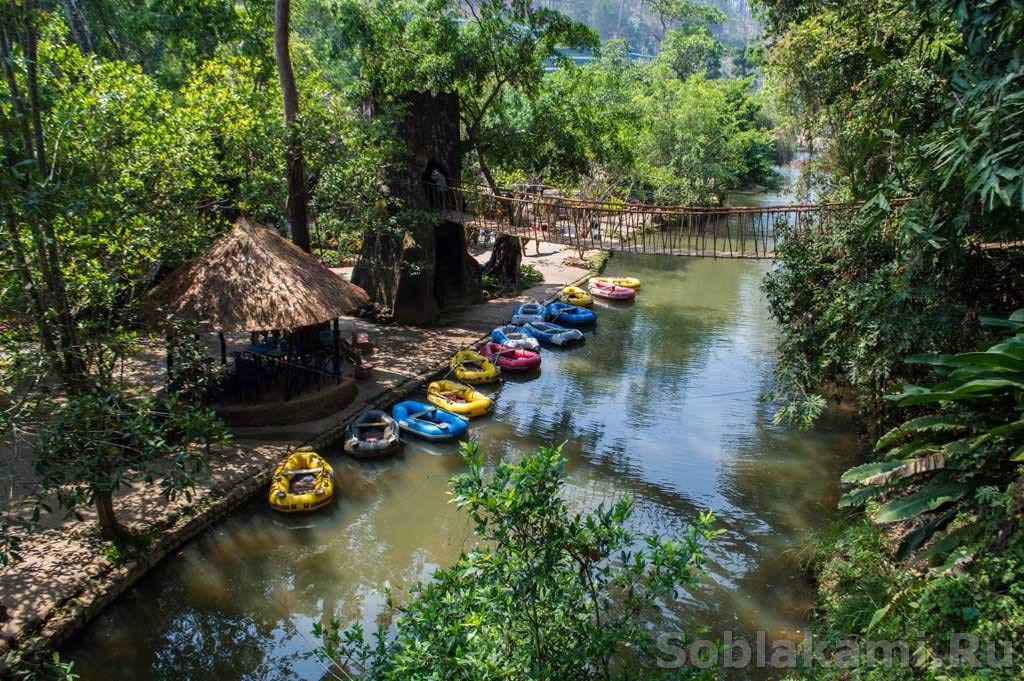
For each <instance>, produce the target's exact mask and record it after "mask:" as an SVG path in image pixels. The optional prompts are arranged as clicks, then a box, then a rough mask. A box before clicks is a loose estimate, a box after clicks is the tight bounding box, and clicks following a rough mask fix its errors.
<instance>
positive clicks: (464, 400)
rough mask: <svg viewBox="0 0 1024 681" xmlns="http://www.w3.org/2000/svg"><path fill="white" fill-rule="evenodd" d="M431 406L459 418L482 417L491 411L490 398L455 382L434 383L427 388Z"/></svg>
mask: <svg viewBox="0 0 1024 681" xmlns="http://www.w3.org/2000/svg"><path fill="white" fill-rule="evenodd" d="M427 399H428V400H429V401H430V403H431V404H435V405H437V406H438V407H441V408H442V409H444V410H445V411H450V412H452V413H453V414H459V415H460V416H468V417H469V418H473V417H474V416H483V415H484V414H486V413H487V412H489V411H490V410H491V406H493V405H492V402H491V398H490V397H488V396H487V395H484V394H483V393H481V392H479V391H477V390H473V389H472V388H470V387H469V386H468V385H463V384H462V383H457V382H455V381H434V382H433V383H431V384H430V385H429V386H427Z"/></svg>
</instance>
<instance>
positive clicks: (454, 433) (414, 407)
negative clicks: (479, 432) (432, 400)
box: [391, 400, 469, 442]
mask: <svg viewBox="0 0 1024 681" xmlns="http://www.w3.org/2000/svg"><path fill="white" fill-rule="evenodd" d="M391 415H392V416H394V417H395V420H396V421H398V427H399V428H401V429H402V430H403V431H404V432H406V433H411V434H413V435H416V436H418V437H421V438H423V439H425V440H430V441H432V442H442V441H445V440H454V439H455V438H457V437H459V436H460V435H462V434H464V433H465V432H466V431H467V430H469V421H468V420H467V419H464V418H462V417H461V416H459V415H458V414H453V413H451V412H448V411H445V410H444V409H438V408H437V407H435V406H434V405H432V404H426V403H424V402H417V401H415V400H406V401H405V402H399V403H398V404H396V405H395V406H394V407H392V408H391Z"/></svg>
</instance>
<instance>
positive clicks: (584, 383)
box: [66, 256, 854, 679]
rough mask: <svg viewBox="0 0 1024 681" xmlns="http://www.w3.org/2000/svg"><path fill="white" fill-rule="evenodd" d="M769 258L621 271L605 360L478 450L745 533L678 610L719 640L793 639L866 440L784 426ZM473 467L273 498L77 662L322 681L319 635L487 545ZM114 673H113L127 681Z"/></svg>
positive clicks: (142, 600) (578, 498)
mask: <svg viewBox="0 0 1024 681" xmlns="http://www.w3.org/2000/svg"><path fill="white" fill-rule="evenodd" d="M767 267H768V265H767V264H764V263H759V262H751V261H733V260H726V261H722V260H719V261H713V260H686V259H683V258H665V259H658V258H652V257H650V256H635V257H632V258H630V257H618V256H617V257H616V258H614V259H613V260H612V266H611V272H612V273H615V274H632V275H636V276H639V277H641V278H642V279H643V280H644V287H643V289H642V290H641V291H640V294H639V296H638V298H637V301H636V302H635V303H634V304H632V305H629V306H624V307H621V306H620V307H616V308H615V309H610V308H602V310H601V319H600V321H599V323H598V325H597V326H596V328H595V329H593V330H592V331H590V332H588V338H587V342H586V344H585V345H583V346H582V347H580V348H577V349H573V350H567V351H550V352H549V351H545V353H544V367H543V371H542V372H541V373H540V374H539V375H538V376H536V377H534V378H532V379H526V378H514V379H512V380H507V381H505V382H504V383H502V384H501V385H499V386H495V387H493V388H491V389H490V392H491V393H492V394H493V396H494V397H495V398H496V405H497V406H496V410H495V413H494V414H493V415H492V416H490V417H487V418H485V419H483V420H480V421H475V422H474V427H473V429H472V432H471V438H472V439H473V440H475V441H478V442H479V443H480V444H481V447H482V448H483V450H484V451H485V452H486V453H487V456H488V457H489V459H490V460H491V461H497V460H498V459H499V458H501V457H517V456H521V455H522V453H524V452H527V451H530V450H532V449H534V448H535V447H537V446H539V445H542V444H547V443H560V442H565V443H566V447H565V453H566V455H567V456H568V457H569V461H570V463H569V466H568V471H569V475H570V480H571V484H570V487H569V489H568V493H569V495H570V496H571V497H572V499H573V502H574V503H575V504H577V505H579V506H580V507H584V508H586V507H593V506H596V505H597V504H599V503H602V502H604V503H607V502H611V501H613V500H615V499H618V498H620V497H621V496H622V495H623V494H627V493H628V494H630V495H632V496H633V497H634V499H635V500H636V525H637V527H638V529H641V530H645V531H658V532H660V533H662V534H665V535H672V534H677V533H680V532H682V531H683V530H684V529H685V527H686V525H687V524H688V523H689V522H690V520H691V519H692V518H693V517H694V515H695V514H696V513H697V512H698V511H700V510H702V509H707V508H711V509H713V510H714V511H715V513H716V516H717V518H718V524H719V526H720V527H721V528H723V529H724V530H725V531H726V532H725V534H724V535H723V537H722V538H721V540H720V541H718V542H717V543H716V544H715V546H714V547H713V548H712V550H711V554H710V559H711V564H710V571H711V575H710V578H709V579H708V580H707V583H706V584H705V585H704V586H702V587H701V588H700V589H699V590H698V591H697V592H696V593H692V594H686V595H684V597H683V598H682V599H681V601H680V603H678V604H676V605H675V608H674V609H675V610H676V611H677V612H679V613H694V612H695V613H697V615H698V618H699V619H700V620H701V621H702V622H703V623H705V624H707V625H708V626H709V627H711V629H712V630H713V631H716V632H719V633H720V632H721V631H723V630H724V629H732V630H736V631H742V632H748V633H752V632H754V631H756V630H759V629H764V630H768V631H770V632H772V633H778V632H793V631H795V630H797V629H799V628H801V627H802V615H803V611H804V609H805V608H806V606H807V598H808V596H809V589H808V586H807V585H806V584H804V583H803V581H802V579H801V578H800V576H799V571H798V570H796V568H795V566H794V565H793V562H794V558H793V554H792V548H793V546H794V544H795V542H796V541H797V540H798V539H799V537H800V534H801V532H803V531H804V530H805V529H806V528H808V527H814V526H816V525H818V524H820V523H822V522H824V520H825V516H826V515H827V513H828V509H829V508H830V506H831V504H834V499H835V497H836V490H835V483H834V481H835V480H836V478H837V472H838V471H839V470H840V469H842V468H843V467H844V466H845V465H846V463H847V462H848V458H849V457H850V455H851V453H852V451H853V448H854V441H853V437H852V435H851V433H852V429H851V427H850V424H849V423H848V422H847V421H846V420H845V419H844V418H843V417H842V416H841V415H837V414H836V415H830V417H829V419H827V420H826V422H825V423H824V424H823V426H822V427H821V428H819V429H818V430H816V431H813V432H810V433H797V432H793V431H789V430H786V429H784V428H779V427H776V426H774V425H772V422H771V409H770V407H769V405H766V404H763V403H762V402H761V401H760V400H759V396H760V394H761V393H763V392H764V391H765V390H766V389H768V388H769V387H770V385H771V371H772V366H773V362H774V355H773V345H774V337H773V336H774V330H773V327H772V324H771V322H770V320H769V318H768V314H767V311H766V310H765V303H764V300H763V297H762V294H761V292H760V288H759V287H760V282H761V279H762V277H763V275H764V272H765V271H766V268H767ZM461 469H462V462H461V460H460V459H459V458H458V457H457V456H455V455H454V448H453V447H451V446H441V445H430V446H419V445H417V446H412V447H407V449H406V451H405V453H404V454H403V455H402V456H401V457H399V458H398V459H395V460H393V461H388V462H383V463H377V464H372V465H357V464H355V463H353V462H348V461H347V460H346V459H344V458H338V459H337V466H336V470H337V473H338V477H339V480H338V486H337V488H338V489H339V490H340V491H342V494H341V495H340V497H341V498H340V499H339V501H338V503H336V504H334V505H333V506H331V507H330V508H329V509H328V510H327V511H326V512H325V513H322V514H318V515H315V516H308V517H297V518H293V517H280V516H276V515H273V514H271V512H270V511H269V510H267V509H265V508H264V504H263V503H262V502H261V501H257V502H254V503H253V504H251V505H250V506H248V507H247V508H245V509H243V510H242V511H240V512H238V513H236V514H234V515H233V516H231V517H230V518H228V519H226V520H225V521H224V522H222V523H220V524H219V525H217V526H216V527H215V528H213V529H212V530H211V531H209V532H207V533H205V534H204V535H203V536H202V537H201V538H199V539H198V540H197V541H195V542H193V543H192V544H190V545H189V546H188V547H187V548H185V549H184V550H183V551H182V552H181V553H180V554H179V555H178V556H175V557H173V558H172V559H170V560H168V561H166V562H165V563H164V564H162V565H161V566H160V567H159V568H158V569H156V570H155V571H153V572H152V573H151V574H150V575H148V576H147V577H146V578H145V579H143V580H142V581H141V582H140V583H139V585H138V586H137V587H135V588H134V589H132V590H130V591H129V592H128V593H127V594H126V595H125V597H124V598H122V599H121V600H120V601H119V602H118V603H117V604H115V605H114V606H113V607H111V608H110V609H108V610H107V611H106V612H105V613H104V614H103V615H102V616H101V617H100V618H99V619H97V620H96V622H95V624H94V625H93V626H91V627H90V628H89V630H88V631H87V632H86V633H85V634H83V635H82V636H80V637H79V638H78V639H77V640H76V641H74V642H73V643H72V645H70V646H69V647H68V650H67V651H66V652H67V653H68V654H69V655H70V656H71V657H72V658H74V659H76V660H77V661H78V666H79V668H80V670H81V672H82V674H83V678H85V679H99V678H110V674H111V669H116V670H117V673H116V675H115V676H116V678H119V679H149V678H154V677H155V678H165V677H178V678H182V677H183V678H189V679H215V678H216V679H221V678H296V677H301V678H319V677H321V676H322V675H323V670H322V668H320V666H319V664H318V663H317V662H316V661H315V660H312V659H309V658H308V657H306V656H305V655H304V653H306V652H308V651H309V650H310V648H311V647H312V645H313V644H312V642H311V641H310V640H309V630H310V628H311V626H312V624H313V622H315V621H325V620H327V619H329V618H330V617H332V616H337V617H340V618H341V619H343V620H345V621H357V620H361V621H362V622H363V623H364V625H366V626H372V625H373V623H374V622H375V621H376V618H377V617H378V615H379V613H380V611H381V600H380V595H379V593H378V592H379V590H380V589H381V588H383V587H384V586H385V584H391V585H392V586H393V587H395V593H396V596H397V597H398V598H399V599H401V598H402V597H403V595H404V594H405V592H406V590H407V588H408V587H409V585H411V584H413V583H415V582H416V581H418V580H422V579H425V578H427V577H428V576H429V575H430V574H431V573H432V571H433V570H434V569H436V567H437V566H439V565H447V564H449V563H451V562H452V561H453V560H454V559H455V558H456V557H457V556H458V554H459V552H460V551H461V550H463V548H465V547H466V546H468V545H469V543H470V542H471V541H472V536H471V530H470V527H469V525H468V523H467V522H466V519H465V518H464V517H463V516H462V515H461V514H459V513H458V512H457V511H456V510H455V509H454V508H453V507H452V506H451V504H449V503H448V495H447V491H448V489H447V480H448V478H449V477H450V476H451V475H452V474H454V473H456V472H458V471H459V470H461ZM112 663H113V666H112Z"/></svg>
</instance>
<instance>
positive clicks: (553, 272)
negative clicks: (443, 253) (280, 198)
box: [0, 244, 589, 653]
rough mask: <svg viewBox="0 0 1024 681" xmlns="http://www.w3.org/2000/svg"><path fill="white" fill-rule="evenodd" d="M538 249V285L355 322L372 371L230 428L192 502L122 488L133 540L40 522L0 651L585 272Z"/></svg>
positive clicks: (47, 636)
mask: <svg viewBox="0 0 1024 681" xmlns="http://www.w3.org/2000/svg"><path fill="white" fill-rule="evenodd" d="M531 250H533V249H531ZM541 251H542V255H541V256H540V257H539V258H538V257H537V256H527V257H526V258H524V264H530V265H533V266H534V267H536V268H537V269H538V270H540V271H541V273H542V274H544V277H545V281H544V283H543V284H540V285H538V286H535V287H533V288H530V289H528V290H526V291H524V292H522V293H521V294H520V295H519V296H516V297H514V298H503V299H494V300H489V301H486V302H483V303H480V304H477V305H472V306H468V307H465V308H463V309H459V310H452V311H448V312H447V313H446V314H445V316H444V317H443V318H442V319H441V322H440V324H439V325H438V326H436V327H431V328H420V327H409V326H401V325H378V324H370V323H368V322H365V321H362V320H358V324H359V327H360V329H364V330H367V331H368V332H369V333H370V335H371V337H372V340H373V342H374V345H375V353H374V362H375V363H376V364H377V369H375V370H374V373H373V376H372V377H371V379H369V380H367V381H362V382H359V384H358V388H359V392H358V394H357V396H356V398H355V400H354V401H353V402H352V403H351V404H349V405H348V406H347V407H345V408H344V409H342V410H340V411H338V412H337V413H334V414H331V415H329V416H327V417H324V418H321V419H318V420H315V421H310V422H307V423H300V424H293V425H288V426H266V427H250V428H237V429H235V431H234V434H235V442H234V444H233V445H232V446H230V447H226V448H224V449H223V450H221V451H219V452H217V453H215V454H214V455H213V456H211V459H210V467H211V471H212V473H211V485H210V486H209V487H204V488H200V489H197V490H196V494H195V495H194V496H193V498H192V500H191V502H188V501H186V500H184V499H180V500H178V501H175V502H172V503H167V502H166V501H165V500H164V499H163V498H162V497H161V496H160V494H159V489H158V488H155V487H153V486H149V487H143V486H139V487H134V488H131V489H129V490H126V491H124V492H123V493H122V494H120V495H119V496H118V497H117V499H116V501H115V503H116V508H117V511H118V514H119V518H120V519H121V520H122V522H123V523H124V524H125V525H126V526H127V527H128V528H129V529H130V530H131V532H132V536H133V537H134V539H133V541H132V542H131V545H130V546H123V547H115V546H114V545H112V544H111V543H110V542H108V541H104V540H102V539H100V538H99V537H98V536H97V535H96V533H95V530H94V517H93V516H92V514H91V513H86V514H83V516H82V518H81V519H72V520H65V521H62V522H51V527H49V528H48V529H45V530H42V531H40V532H37V533H35V534H33V535H31V536H29V537H25V539H24V541H23V543H22V546H21V555H22V560H21V561H20V562H18V563H16V564H14V565H10V566H7V567H5V568H3V569H2V570H0V604H2V606H3V608H4V610H3V611H2V613H0V615H2V617H0V620H2V621H0V626H2V628H0V653H3V652H4V651H5V650H6V649H8V648H9V647H10V646H11V645H12V644H15V643H17V642H19V641H22V640H24V639H26V638H28V637H38V638H40V639H42V640H44V641H45V642H47V643H48V644H49V645H51V646H57V645H59V644H60V643H61V642H63V641H64V640H66V639H67V638H68V637H69V636H71V635H72V634H73V633H74V632H75V631H77V630H78V629H79V628H81V627H82V626H83V625H84V624H85V623H86V622H88V621H89V620H90V619H91V618H92V617H94V616H95V615H96V614H97V613H98V612H100V611H101V610H102V609H103V608H104V607H105V606H106V605H108V604H109V603H111V602H112V601H113V600H114V599H116V598H117V596H118V595H119V594H121V593H122V592H123V591H124V590H125V589H127V588H128V587H129V586H131V585H132V584H133V583H134V582H135V581H136V580H137V579H139V577H141V576H142V575H143V574H145V573H146V572H147V571H148V570H149V569H150V568H151V567H152V566H154V565H155V564H157V563H158V562H159V561H160V560H161V559H162V558H163V557H165V556H166V555H168V554H169V553H171V552H173V551H174V550H175V549H177V548H178V547H180V546H181V545H182V544H184V543H185V542H187V541H188V540H189V539H191V538H193V537H194V536H196V535H197V534H199V533H200V532H202V531H203V530H204V529H206V528H207V527H209V526H210V525H211V524H212V523H214V522H215V521H216V520H218V519H219V518H221V517H222V516H224V515H225V514H227V513H229V512H230V511H232V510H234V509H236V508H237V507H238V506H240V505H241V504H243V503H244V502H245V501H247V500H249V499H251V498H252V497H253V495H255V494H258V493H259V492H260V491H261V490H262V489H264V488H265V486H266V484H267V483H268V481H269V478H270V475H271V473H272V470H273V468H274V466H275V465H276V464H277V463H278V462H279V461H280V460H281V458H282V457H283V456H284V454H285V453H286V452H287V451H288V450H289V449H290V448H293V447H295V446H298V445H300V444H312V445H313V446H315V447H327V446H329V445H330V444H331V443H333V442H335V441H336V440H337V439H338V438H340V437H341V435H342V432H343V431H344V427H345V425H346V424H347V422H348V421H349V420H351V419H352V418H353V417H354V416H355V415H356V414H357V413H359V412H360V411H362V410H363V409H365V408H368V407H372V406H385V405H388V404H390V403H392V402H394V401H396V400H398V399H401V398H402V397H404V396H406V395H408V394H410V393H412V392H415V391H417V390H418V389H419V387H420V386H421V385H422V384H423V383H424V382H425V381H426V380H427V379H429V378H431V377H432V376H434V375H436V374H438V373H439V372H442V371H444V370H445V369H446V368H447V362H448V359H449V358H450V357H451V355H453V354H454V353H455V352H456V351H457V350H459V349H462V348H464V347H467V346H469V345H472V344H474V343H476V342H478V341H480V340H482V338H483V337H484V336H485V335H486V334H487V333H488V332H489V331H490V330H491V329H492V328H494V327H495V326H497V325H498V324H500V323H502V322H504V321H506V320H507V319H508V318H509V316H510V314H511V310H512V308H513V307H514V306H515V305H517V304H519V303H521V302H525V301H528V300H546V299H549V298H551V297H552V296H553V295H554V293H555V292H556V291H557V290H558V289H559V288H561V287H562V286H565V285H568V284H572V283H576V282H579V281H581V280H583V279H585V278H586V277H587V276H588V275H589V272H588V271H587V270H585V269H582V268H579V267H574V266H567V265H564V264H563V262H562V261H563V260H564V259H565V258H568V257H571V256H572V255H573V254H574V252H573V251H570V250H567V249H562V248H561V247H559V246H554V245H550V244H543V245H542V248H541ZM478 257H481V258H483V257H485V254H481V255H480V256H478ZM354 321H356V320H350V322H349V323H351V322H354ZM161 361H162V360H161V357H160V356H159V355H158V354H157V353H154V352H152V351H148V352H147V357H146V362H145V364H146V365H147V366H149V367H153V366H157V367H158V366H159V363H160V362H161ZM157 374H159V370H158V369H153V370H150V371H148V372H147V371H145V370H140V371H139V376H140V381H142V382H144V381H145V376H149V375H157Z"/></svg>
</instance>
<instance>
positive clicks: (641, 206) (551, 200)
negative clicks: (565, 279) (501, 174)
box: [427, 183, 915, 215]
mask: <svg viewBox="0 0 1024 681" xmlns="http://www.w3.org/2000/svg"><path fill="white" fill-rule="evenodd" d="M427 184H428V185H430V187H433V185H432V184H431V183H427ZM447 191H449V192H452V193H458V194H464V195H471V196H479V197H481V198H487V199H491V200H499V201H501V202H503V203H516V204H529V205H533V206H536V205H547V206H552V207H556V208H565V207H570V206H571V207H573V208H580V209H585V210H598V211H603V212H614V213H628V212H634V213H649V214H656V215H708V214H710V215H721V214H726V213H792V212H805V211H818V210H857V209H860V208H861V207H863V206H864V205H865V202H864V201H826V202H822V203H790V204H772V205H760V206H694V205H682V204H680V205H676V204H658V203H627V202H625V201H623V200H622V199H605V200H597V199H581V198H578V197H571V196H543V195H536V194H531V193H530V192H525V191H517V190H503V189H501V188H499V191H502V192H508V193H501V194H495V193H494V192H492V191H491V189H490V188H489V187H487V186H486V185H469V186H466V185H455V186H451V187H448V188H447ZM914 198H915V197H913V196H906V197H897V198H890V199H889V200H888V201H889V204H890V205H891V206H902V205H904V204H906V203H908V202H910V201H913V200H914ZM620 202H621V203H620Z"/></svg>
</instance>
